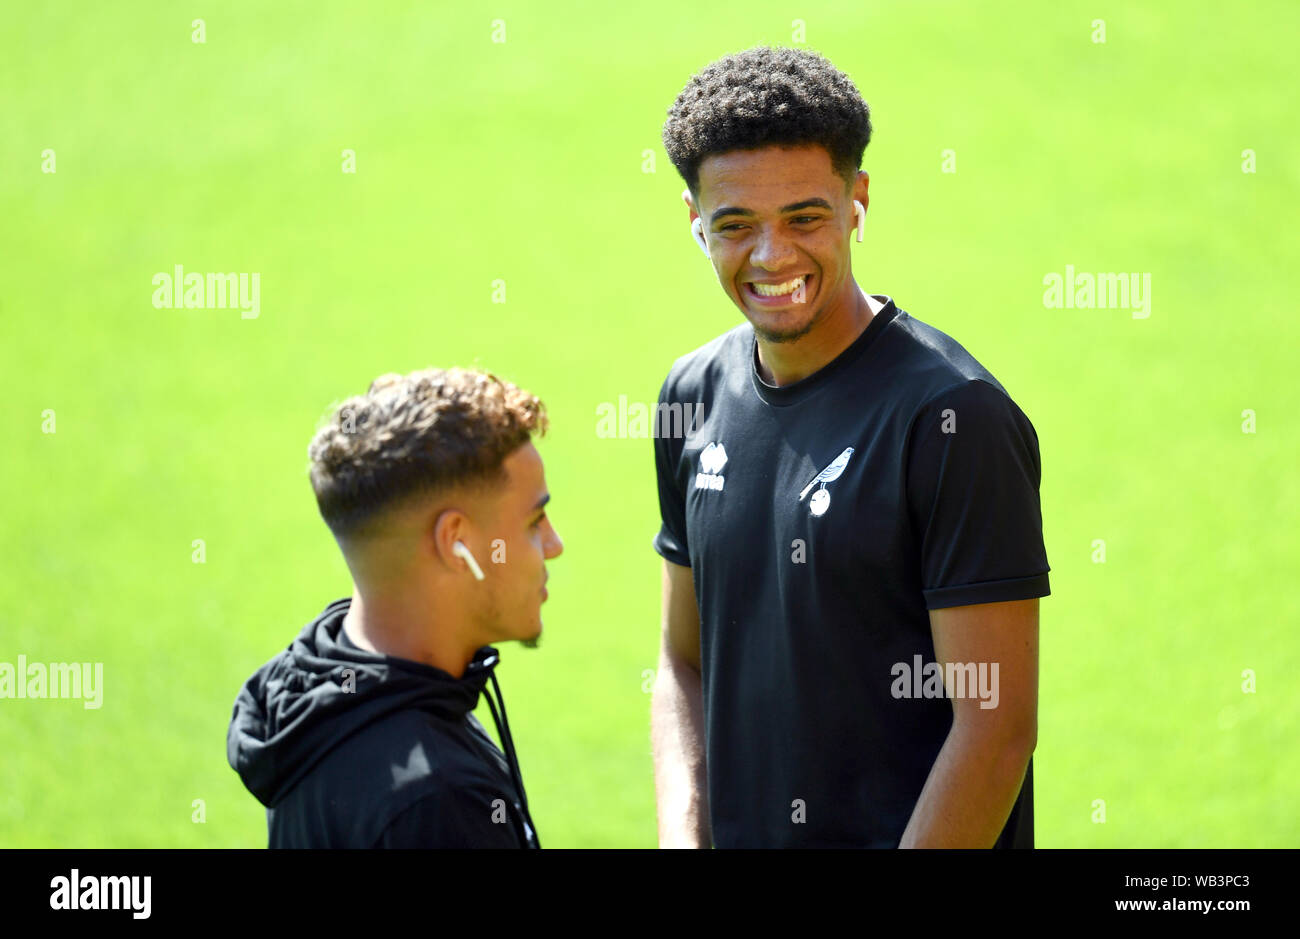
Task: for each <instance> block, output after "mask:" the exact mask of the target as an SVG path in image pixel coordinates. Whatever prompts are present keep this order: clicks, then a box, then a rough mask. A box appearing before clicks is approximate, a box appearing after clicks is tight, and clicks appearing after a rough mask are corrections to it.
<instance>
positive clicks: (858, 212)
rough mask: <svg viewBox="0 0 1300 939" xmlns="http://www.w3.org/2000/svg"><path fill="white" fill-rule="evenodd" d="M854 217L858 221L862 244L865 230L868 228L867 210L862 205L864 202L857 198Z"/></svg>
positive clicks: (859, 237) (859, 239)
mask: <svg viewBox="0 0 1300 939" xmlns="http://www.w3.org/2000/svg"><path fill="white" fill-rule="evenodd" d="M853 218H854V219H856V220H857V223H858V243H859V244H861V242H862V235H863V232H865V231H866V228H867V210H866V209H864V208H863V207H862V203H861V202H859V201H858V200H857V199H854V200H853Z"/></svg>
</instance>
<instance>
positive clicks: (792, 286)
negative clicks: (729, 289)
mask: <svg viewBox="0 0 1300 939" xmlns="http://www.w3.org/2000/svg"><path fill="white" fill-rule="evenodd" d="M810 280H812V275H811V274H801V275H800V276H798V277H795V278H793V279H791V280H787V281H785V282H783V283H779V284H760V283H756V282H754V281H752V280H751V281H746V282H745V286H746V287H747V288H749V292H750V295H751V296H754V297H758V298H760V299H764V300H775V299H779V298H781V297H789V296H791V295H792V294H793V293H794V292H795V291H796V290H798V289H799V288H800V287H802V286H805V285H807V283H808V282H809V281H810Z"/></svg>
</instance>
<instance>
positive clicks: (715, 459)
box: [695, 442, 727, 492]
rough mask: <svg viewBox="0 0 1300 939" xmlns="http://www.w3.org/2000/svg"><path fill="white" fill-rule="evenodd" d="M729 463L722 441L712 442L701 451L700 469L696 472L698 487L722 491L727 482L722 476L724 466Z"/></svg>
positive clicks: (696, 484) (696, 486) (696, 485)
mask: <svg viewBox="0 0 1300 939" xmlns="http://www.w3.org/2000/svg"><path fill="white" fill-rule="evenodd" d="M726 465H727V451H726V448H725V447H723V446H722V444H720V443H713V442H710V443H709V445H708V446H707V447H705V448H704V449H703V450H701V451H700V471H699V472H698V473H696V474H695V488H696V489H716V490H718V491H719V492H721V491H722V484H723V483H724V482H725V480H724V479H723V477H722V476H719V475H718V474H719V473H721V472H722V467H724V466H726Z"/></svg>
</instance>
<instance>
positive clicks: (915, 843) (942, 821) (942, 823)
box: [898, 726, 1034, 848]
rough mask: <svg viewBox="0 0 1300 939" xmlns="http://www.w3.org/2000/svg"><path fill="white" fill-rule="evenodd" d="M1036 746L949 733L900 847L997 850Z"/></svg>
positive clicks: (968, 733) (964, 732)
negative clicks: (994, 846) (994, 847)
mask: <svg viewBox="0 0 1300 939" xmlns="http://www.w3.org/2000/svg"><path fill="white" fill-rule="evenodd" d="M1033 752H1034V747H1033V745H1032V744H1030V743H1024V742H1020V741H1006V740H999V739H997V738H993V737H989V736H981V735H979V734H976V733H972V732H968V731H963V730H959V729H958V728H957V727H956V726H954V727H953V728H952V730H950V731H949V733H948V739H947V740H945V741H944V744H943V748H942V749H941V750H940V751H939V756H938V757H937V758H936V759H935V761H934V766H933V768H931V770H930V775H929V777H928V778H927V779H926V781H925V787H924V788H923V789H922V790H921V796H920V798H918V799H917V800H916V807H915V808H914V809H913V810H912V817H911V819H910V820H909V821H908V823H907V828H906V829H905V830H904V832H903V838H902V841H901V842H900V843H899V845H898V846H899V847H900V848H991V847H993V844H994V842H996V841H997V839H998V835H999V834H1001V833H1002V829H1003V828H1004V827H1005V826H1006V823H1007V818H1008V817H1009V816H1010V815H1011V809H1012V808H1013V807H1014V806H1015V804H1016V796H1017V795H1019V793H1020V786H1021V784H1022V783H1023V782H1024V779H1025V769H1026V768H1027V767H1028V765H1029V758H1030V757H1031V756H1032V755H1033Z"/></svg>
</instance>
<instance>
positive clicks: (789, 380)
mask: <svg viewBox="0 0 1300 939" xmlns="http://www.w3.org/2000/svg"><path fill="white" fill-rule="evenodd" d="M849 283H850V286H851V288H852V295H851V297H850V299H849V301H848V302H847V303H846V304H844V305H843V306H842V308H841V311H838V312H837V311H835V310H831V311H829V315H828V316H827V317H826V318H825V319H824V320H823V321H822V322H820V323H818V324H817V326H816V328H814V329H813V330H811V331H810V332H809V333H808V334H807V335H805V336H803V337H801V338H800V339H797V340H796V341H794V342H768V341H767V340H765V339H763V338H762V337H761V336H760V337H758V373H759V377H761V378H762V379H763V381H765V382H767V383H768V384H769V385H773V386H775V387H781V386H783V385H793V384H794V383H795V382H797V381H802V380H803V379H805V378H807V377H808V376H809V375H812V374H813V373H814V372H817V371H819V370H821V369H822V368H824V367H825V366H827V365H829V364H830V363H831V362H833V361H834V360H835V357H836V356H838V355H839V354H840V353H841V352H843V351H844V350H845V349H847V348H848V347H849V346H851V345H852V344H853V343H854V341H855V340H856V339H857V338H858V337H859V336H861V335H862V332H863V330H865V329H866V328H867V326H868V325H870V323H871V321H872V320H873V319H874V318H875V315H876V312H877V308H878V307H879V304H877V303H876V301H875V300H873V299H871V298H869V297H868V296H867V295H866V294H865V293H864V292H863V291H862V290H861V288H859V287H858V285H857V284H856V283H855V282H853V281H850V282H849Z"/></svg>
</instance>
